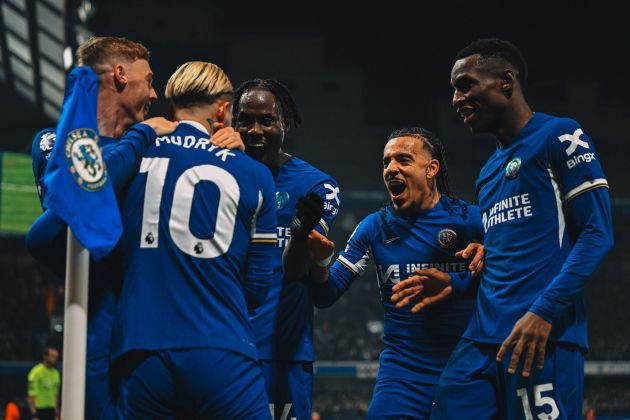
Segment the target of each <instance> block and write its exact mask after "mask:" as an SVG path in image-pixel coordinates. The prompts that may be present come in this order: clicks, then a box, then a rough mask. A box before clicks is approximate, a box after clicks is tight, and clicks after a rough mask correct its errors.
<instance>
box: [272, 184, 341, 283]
mask: <svg viewBox="0 0 630 420" xmlns="http://www.w3.org/2000/svg"><path fill="white" fill-rule="evenodd" d="M339 205H340V199H339V187H338V186H337V183H336V182H335V180H333V179H331V178H328V179H326V180H324V181H322V182H321V183H319V184H317V185H316V186H315V187H314V188H313V190H312V191H311V192H310V193H309V194H308V195H307V196H306V197H304V199H302V198H300V200H299V201H298V204H297V205H296V213H295V215H294V216H295V217H294V218H293V220H292V221H291V240H290V241H289V244H288V245H287V247H286V248H285V252H284V254H283V255H282V262H283V270H284V279H285V281H289V282H290V281H295V280H299V279H301V278H303V277H304V276H305V275H306V274H307V273H308V270H309V268H310V267H311V265H312V263H313V259H312V258H311V255H310V253H309V250H308V246H307V244H306V239H307V238H308V235H309V234H310V233H311V230H313V229H314V230H315V231H317V232H319V233H320V234H322V235H324V236H327V235H328V233H329V232H330V229H331V228H332V225H333V223H334V221H335V218H336V217H337V214H338V213H339ZM318 216H319V218H318ZM294 239H295V240H294Z"/></svg>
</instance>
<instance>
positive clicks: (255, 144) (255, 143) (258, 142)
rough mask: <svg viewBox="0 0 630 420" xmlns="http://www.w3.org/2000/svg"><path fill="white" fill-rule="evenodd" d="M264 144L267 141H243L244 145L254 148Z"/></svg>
mask: <svg viewBox="0 0 630 420" xmlns="http://www.w3.org/2000/svg"><path fill="white" fill-rule="evenodd" d="M266 145H267V143H265V142H262V141H257V142H247V143H245V146H246V147H251V148H255V149H258V148H262V147H265V146H266Z"/></svg>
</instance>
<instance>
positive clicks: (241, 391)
mask: <svg viewBox="0 0 630 420" xmlns="http://www.w3.org/2000/svg"><path fill="white" fill-rule="evenodd" d="M166 97H167V98H168V99H169V100H170V109H171V112H172V113H173V118H174V119H175V120H177V121H179V125H178V128H177V130H175V132H173V133H172V134H171V135H167V136H159V137H157V138H156V139H155V142H154V144H153V145H152V146H151V147H149V149H148V151H147V152H146V153H145V155H144V158H143V160H142V163H141V165H140V170H139V173H138V174H137V175H136V177H135V178H134V179H133V181H132V182H131V185H130V187H129V190H128V192H127V194H126V196H125V199H124V201H123V202H122V211H121V214H122V220H123V226H124V231H123V237H122V240H121V247H122V250H121V254H122V259H123V268H124V273H125V276H124V281H123V288H122V292H121V297H120V302H119V305H118V310H117V313H116V319H115V322H114V332H113V344H112V347H113V357H114V359H116V361H117V364H119V366H120V374H121V385H120V400H119V409H120V412H119V415H121V416H122V417H123V418H174V417H176V416H182V417H184V418H225V419H233V418H239V419H240V418H242V419H250V418H251V419H259V418H269V417H270V413H269V407H268V400H267V396H266V393H265V383H264V378H263V374H262V370H261V369H260V366H259V365H258V351H257V349H256V344H255V341H254V337H253V333H252V330H251V327H250V324H249V321H248V308H255V307H257V306H259V305H260V304H262V302H263V301H264V300H265V297H266V295H267V292H268V289H269V288H270V286H271V283H272V281H273V279H274V278H273V277H272V273H273V271H274V269H275V266H274V263H273V261H274V260H273V258H272V257H273V254H274V252H275V248H276V242H277V233H276V210H275V203H276V200H275V197H274V187H273V179H272V177H271V174H270V172H269V170H268V169H267V168H266V167H265V166H264V165H262V164H260V163H258V162H256V161H254V160H253V159H251V158H250V157H249V156H247V155H246V154H245V153H243V152H242V151H240V150H229V149H225V148H221V147H217V146H214V145H213V144H212V143H211V140H210V138H211V136H212V132H213V130H216V129H218V128H219V127H220V126H229V125H230V121H231V104H232V97H233V92H232V85H231V82H230V81H229V79H228V78H227V76H226V75H225V73H224V72H223V71H222V70H221V69H220V68H219V67H218V66H216V65H214V64H212V63H206V62H198V61H193V62H188V63H185V64H183V65H182V66H180V67H179V68H178V69H177V70H176V71H175V73H174V74H173V75H172V76H171V77H170V79H169V81H168V84H167V87H166ZM270 262H271V263H270Z"/></svg>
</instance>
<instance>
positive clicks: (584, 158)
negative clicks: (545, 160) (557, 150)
mask: <svg viewBox="0 0 630 420" xmlns="http://www.w3.org/2000/svg"><path fill="white" fill-rule="evenodd" d="M582 134H584V132H583V131H582V129H581V128H578V129H577V130H575V131H574V132H573V134H563V135H561V136H559V137H558V140H560V142H562V143H565V142H569V144H568V147H567V148H566V150H565V153H566V154H567V156H570V155H572V154H573V152H575V151H576V150H577V148H578V147H583V148H584V149H590V146H589V144H588V142H586V141H585V140H582V139H580V137H581V136H582ZM594 160H597V159H596V158H595V153H591V152H587V153H583V154H581V155H577V156H571V159H569V160H567V161H566V164H567V167H568V168H569V169H573V168H575V167H576V166H577V165H579V164H580V163H582V162H586V163H589V162H592V161H594Z"/></svg>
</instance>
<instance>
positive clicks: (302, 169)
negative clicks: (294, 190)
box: [286, 156, 337, 185]
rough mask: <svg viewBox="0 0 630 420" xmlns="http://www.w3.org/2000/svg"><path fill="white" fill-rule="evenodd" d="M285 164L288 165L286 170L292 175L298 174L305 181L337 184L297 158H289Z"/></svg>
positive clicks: (325, 174)
mask: <svg viewBox="0 0 630 420" xmlns="http://www.w3.org/2000/svg"><path fill="white" fill-rule="evenodd" d="M286 164H288V165H289V167H288V168H289V169H290V171H291V172H292V173H294V174H295V173H299V176H300V177H304V178H305V179H309V180H313V181H319V182H324V181H328V182H332V183H333V184H335V185H336V184H337V181H335V179H334V178H333V177H331V176H330V175H328V174H327V173H325V172H324V171H322V170H320V169H318V168H316V167H315V166H313V165H312V164H310V163H309V162H307V161H305V160H303V159H300V158H299V157H296V156H291V159H289V161H288V162H287V163H286Z"/></svg>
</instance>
